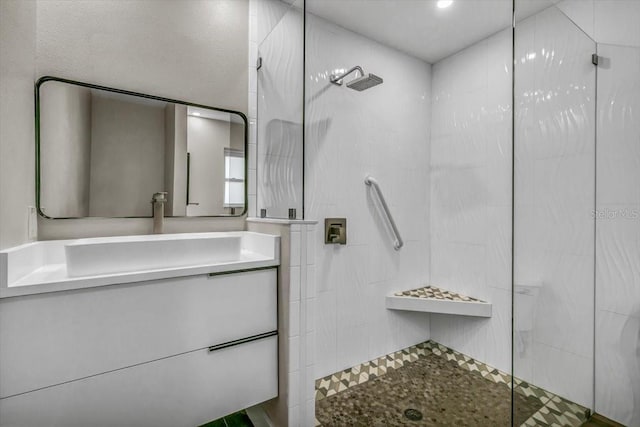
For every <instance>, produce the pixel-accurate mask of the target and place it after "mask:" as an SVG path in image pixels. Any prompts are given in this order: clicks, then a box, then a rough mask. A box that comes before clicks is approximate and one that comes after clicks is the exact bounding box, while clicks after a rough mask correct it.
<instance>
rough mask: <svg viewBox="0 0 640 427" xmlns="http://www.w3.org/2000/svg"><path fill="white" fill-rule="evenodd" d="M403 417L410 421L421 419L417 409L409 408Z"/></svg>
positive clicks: (420, 413)
mask: <svg viewBox="0 0 640 427" xmlns="http://www.w3.org/2000/svg"><path fill="white" fill-rule="evenodd" d="M404 416H405V417H407V418H408V419H410V420H411V421H420V420H421V419H422V412H420V411H418V410H417V409H412V408H409V409H407V410H405V411H404Z"/></svg>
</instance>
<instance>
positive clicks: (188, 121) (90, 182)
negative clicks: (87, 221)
mask: <svg viewBox="0 0 640 427" xmlns="http://www.w3.org/2000/svg"><path fill="white" fill-rule="evenodd" d="M39 117H40V122H39V124H40V126H39V130H40V157H39V158H40V189H39V192H40V205H39V206H40V210H41V212H42V213H43V214H44V215H46V216H48V217H52V218H71V217H73V218H75V217H87V216H91V217H147V216H151V214H152V212H151V203H150V200H151V195H152V194H153V193H155V192H158V191H167V192H168V193H169V195H168V202H167V206H166V209H165V212H166V216H220V215H239V214H242V213H243V211H244V194H245V190H244V179H245V176H244V146H245V121H244V118H243V116H241V115H239V114H235V113H230V112H223V111H218V110H215V109H208V108H200V107H193V106H188V105H184V104H179V103H172V102H166V101H164V100H161V99H154V98H149V97H142V96H133V95H130V94H123V93H118V92H113V91H108V90H102V89H96V88H92V87H87V86H84V85H75V84H69V83H65V82H61V81H55V80H49V81H45V82H44V83H42V85H41V86H40V89H39ZM230 152H233V153H234V155H235V158H236V159H241V160H242V161H241V165H240V166H238V167H239V168H241V169H242V174H239V173H237V172H236V173H235V175H234V176H233V177H228V176H227V175H228V173H227V170H228V161H227V158H226V155H225V154H226V153H230ZM236 162H237V161H236ZM231 178H233V181H230V179H231ZM230 182H232V185H230ZM232 190H233V191H234V197H233V198H232V200H231V199H230V197H231V194H230V191H232ZM238 193H240V194H241V197H239V196H238ZM225 197H226V198H227V199H228V200H231V202H229V201H225Z"/></svg>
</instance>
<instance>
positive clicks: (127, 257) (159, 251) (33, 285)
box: [0, 231, 280, 298]
mask: <svg viewBox="0 0 640 427" xmlns="http://www.w3.org/2000/svg"><path fill="white" fill-rule="evenodd" d="M279 264H280V237H279V236H273V235H269V234H262V233H253V232H249V231H233V232H213V233H180V234H156V235H144V236H118V237H93V238H87V239H77V240H49V241H39V242H33V243H28V244H26V245H22V246H17V247H15V248H10V249H6V250H3V251H0V298H5V297H12V296H19V295H29V294H36V293H43V292H55V291H63V290H71V289H82V288H88V287H95V286H105V285H114V284H120V283H134V282H143V281H148V280H156V279H162V278H170V277H180V276H190V275H198V274H210V273H221V272H231V271H237V270H246V269H254V268H262V267H271V266H276V265H279Z"/></svg>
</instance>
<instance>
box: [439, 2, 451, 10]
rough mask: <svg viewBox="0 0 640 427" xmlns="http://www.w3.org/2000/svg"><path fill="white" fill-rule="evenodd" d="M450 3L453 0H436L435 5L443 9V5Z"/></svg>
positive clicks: (449, 4)
mask: <svg viewBox="0 0 640 427" xmlns="http://www.w3.org/2000/svg"><path fill="white" fill-rule="evenodd" d="M451 4H453V0H438V3H436V6H438V7H439V8H440V9H444V8H445V7H449V6H451Z"/></svg>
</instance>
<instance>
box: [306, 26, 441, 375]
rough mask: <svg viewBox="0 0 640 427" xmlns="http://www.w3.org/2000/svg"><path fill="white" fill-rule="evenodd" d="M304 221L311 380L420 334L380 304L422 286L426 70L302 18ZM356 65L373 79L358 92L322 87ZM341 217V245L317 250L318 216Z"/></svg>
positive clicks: (418, 324)
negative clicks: (394, 228) (309, 232)
mask: <svg viewBox="0 0 640 427" xmlns="http://www.w3.org/2000/svg"><path fill="white" fill-rule="evenodd" d="M306 25H307V33H306V36H307V45H306V48H307V56H306V79H307V81H306V85H307V86H306V87H307V91H306V102H307V110H306V124H305V127H306V138H305V143H306V146H305V150H306V151H305V156H306V159H305V187H306V192H305V216H306V217H309V218H313V219H317V220H319V221H320V225H318V226H316V230H315V243H312V242H310V241H309V249H308V253H309V254H312V253H313V251H315V261H316V268H315V270H316V276H315V278H316V283H315V285H316V288H317V291H318V296H317V299H316V309H315V310H316V313H317V315H316V320H317V323H316V338H317V346H316V371H315V374H316V377H321V376H324V375H328V374H330V373H333V372H336V371H338V370H340V369H344V368H347V367H350V366H352V365H354V364H357V363H361V362H364V361H366V360H369V359H373V358H374V357H377V356H380V355H383V354H386V353H389V352H391V351H395V350H398V349H400V348H402V347H406V346H408V345H411V344H415V343H418V342H420V341H424V340H426V339H428V338H429V318H428V315H426V314H423V313H420V314H419V315H416V314H412V313H403V312H392V311H389V310H387V309H386V308H385V307H384V297H385V296H386V295H387V294H389V293H391V292H393V291H396V290H403V289H410V288H412V287H418V286H420V285H424V284H426V283H428V282H429V269H428V264H429V233H428V224H429V220H428V215H429V175H428V167H427V165H428V158H429V123H430V117H431V114H430V97H431V91H430V71H431V67H430V66H429V65H428V64H426V63H424V62H422V61H420V60H417V59H415V58H412V57H410V56H408V55H406V54H402V53H400V52H398V51H396V50H393V49H391V48H388V47H385V46H382V45H380V44H378V43H376V42H373V41H371V40H369V39H366V38H364V37H362V36H360V35H357V34H355V33H353V32H350V31H347V30H345V29H343V28H340V27H338V26H336V25H333V24H331V23H329V22H327V21H325V20H322V19H319V18H317V17H315V16H314V15H310V14H307V23H306ZM355 65H360V66H362V67H363V68H364V70H365V72H370V73H374V74H376V75H379V76H380V77H382V78H383V79H384V83H383V84H382V85H378V86H375V87H373V88H370V89H369V90H366V91H363V92H358V91H355V90H351V89H348V88H346V87H344V86H343V87H339V86H336V85H333V84H331V83H330V82H329V75H330V74H331V73H332V72H334V71H336V70H339V69H348V68H351V67H353V66H355ZM367 174H371V175H373V176H375V177H376V178H377V179H378V180H379V182H380V185H381V187H382V190H383V192H384V194H385V197H386V198H387V201H388V203H389V206H390V209H391V211H392V213H393V215H394V217H395V218H396V221H397V224H398V229H399V230H400V233H401V234H402V237H403V238H404V240H405V242H406V244H405V247H403V248H402V249H401V250H400V251H394V250H393V248H392V237H391V235H390V233H389V231H388V228H387V225H386V223H385V222H384V220H383V219H382V217H381V215H380V212H379V210H378V208H377V203H376V200H375V199H374V197H373V196H372V193H371V191H370V190H369V189H368V187H367V186H366V185H365V184H364V178H365V176H366V175H367ZM326 217H346V218H347V230H348V232H347V240H348V243H347V245H346V246H336V245H325V244H324V238H323V231H324V230H323V228H324V227H323V225H322V223H323V219H324V218H326Z"/></svg>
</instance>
